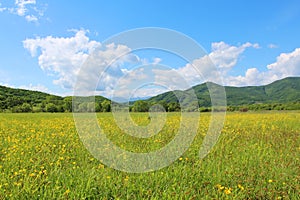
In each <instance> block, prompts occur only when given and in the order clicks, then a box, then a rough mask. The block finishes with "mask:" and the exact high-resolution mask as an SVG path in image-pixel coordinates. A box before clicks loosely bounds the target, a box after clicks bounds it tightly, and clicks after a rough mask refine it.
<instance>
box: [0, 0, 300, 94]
mask: <svg viewBox="0 0 300 200" xmlns="http://www.w3.org/2000/svg"><path fill="white" fill-rule="evenodd" d="M0 26H1V30H2V31H1V32H0V36H1V37H0V44H1V45H0V58H1V59H0V85H4V86H9V87H14V88H23V89H30V90H39V91H43V92H47V93H51V94H56V95H61V96H67V95H72V94H73V92H74V89H76V85H78V80H85V81H88V82H89V84H90V82H91V81H94V82H95V81H97V82H96V83H94V82H93V83H91V84H90V85H91V88H93V89H94V90H95V91H96V93H97V94H100V95H103V96H106V97H111V96H112V95H119V96H121V97H124V96H128V94H129V95H130V96H131V97H133V96H134V97H148V96H153V95H156V94H158V93H162V92H165V91H167V90H174V89H187V88H188V87H191V86H193V85H196V84H200V83H203V82H205V81H213V82H217V83H220V84H223V85H230V86H250V85H264V84H269V83H271V82H273V81H276V80H279V79H282V78H285V77H289V76H300V37H299V35H300V1H297V0H295V1H278V0H274V1H257V0H253V1H237V0H236V1H233V0H231V1H230V0H229V1H216V0H211V1H187V2H184V1H174V0H173V1H169V0H165V1H158V0H153V1H137V0H132V1H129V2H128V1H121V0H118V1H100V0H99V1H96V0H94V1H93V0H90V1H58V0H51V1H46V0H15V1H14V0H0ZM147 27H156V28H162V29H163V30H166V31H167V32H168V31H170V32H172V31H174V33H177V34H179V35H182V36H183V35H184V36H185V37H187V38H189V39H190V41H191V40H192V41H194V42H195V43H197V44H198V45H199V46H201V48H202V49H203V52H204V54H203V53H199V54H197V55H199V56H198V57H197V56H194V57H193V60H187V59H185V58H183V57H181V55H176V54H174V52H171V51H168V49H167V50H161V49H147V48H145V49H135V48H133V46H130V43H128V44H127V43H126V42H125V43H122V44H121V43H118V41H114V37H116V36H118V35H122V33H124V31H128V30H136V29H139V30H141V29H142V30H143V28H145V29H146V30H147ZM151 38H152V39H153V37H151V36H149V37H148V36H147V33H145V35H144V34H142V35H140V36H138V37H137V38H136V39H137V40H141V39H143V40H144V41H147V39H148V40H150V39H151ZM168 39H169V38H166V40H167V41H169V40H168ZM154 40H155V38H154ZM157 40H158V42H161V43H163V42H164V41H163V39H162V38H160V36H157ZM108 41H109V42H108ZM150 42H152V41H150ZM170 43H171V44H172V45H173V46H174V47H175V48H177V47H180V46H181V45H182V44H181V43H180V41H174V42H169V44H170ZM183 46H184V45H183ZM182 48H183V47H182ZM186 51H187V53H188V54H189V53H190V54H193V53H194V54H195V52H192V51H193V50H189V49H186ZM189 51H190V52H189ZM95 52H97V53H98V54H97V56H96V57H97V58H96V60H97V64H94V65H92V66H89V65H90V64H91V63H93V62H92V61H96V60H93V59H91V58H94V57H92V56H91V55H92V54H93V53H95ZM208 60H209V61H211V63H213V65H214V70H212V68H209V67H211V64H208V66H209V67H207V63H208ZM111 62H113V63H112V64H111V65H109V64H108V63H111ZM87 66H88V67H87ZM85 67H86V68H88V69H89V70H90V71H84V70H83V69H84V68H85ZM197 67H199V68H201V70H200V72H201V73H199V72H198V73H197V70H196V71H195V68H197ZM208 70H210V71H209V73H206V71H208ZM102 71H103V72H102ZM212 71H213V72H214V73H212ZM215 72H217V74H216V73H215ZM216 76H218V78H216ZM126 86H127V89H126ZM117 90H118V91H119V93H118V92H116V91H117Z"/></svg>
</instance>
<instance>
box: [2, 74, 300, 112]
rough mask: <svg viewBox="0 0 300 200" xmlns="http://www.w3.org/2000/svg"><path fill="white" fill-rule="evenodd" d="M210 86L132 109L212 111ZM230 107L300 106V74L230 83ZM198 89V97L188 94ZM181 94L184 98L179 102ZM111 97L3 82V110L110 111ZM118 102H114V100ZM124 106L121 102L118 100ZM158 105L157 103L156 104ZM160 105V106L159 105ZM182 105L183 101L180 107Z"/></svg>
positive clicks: (167, 95) (133, 105)
mask: <svg viewBox="0 0 300 200" xmlns="http://www.w3.org/2000/svg"><path fill="white" fill-rule="evenodd" d="M207 85H209V86H210V88H214V87H216V88H218V87H221V86H220V85H217V84H215V83H204V84H200V85H197V86H194V87H192V88H190V89H188V90H185V91H179V90H177V91H170V92H166V93H163V94H159V95H157V96H154V97H151V98H149V99H147V100H138V101H134V102H130V104H129V105H130V106H129V110H130V111H133V112H147V111H148V110H149V109H152V110H154V111H155V109H156V110H157V111H162V110H165V111H168V112H175V111H180V110H182V111H202V112H208V111H211V102H210V93H209V90H208V87H207ZM225 91H226V98H227V108H222V107H220V108H214V109H220V110H224V109H227V111H241V112H246V111H248V110H300V77H289V78H285V79H282V80H278V81H275V82H273V83H271V84H268V85H265V86H248V87H230V86H225ZM191 92H193V93H195V94H196V96H197V101H196V102H195V101H192V100H191V97H190V95H189V94H191ZM178 97H180V98H181V99H182V101H181V102H180V103H179V101H178ZM111 103H112V102H111V101H110V100H109V99H107V98H105V97H102V96H96V97H95V101H91V102H83V103H75V104H74V105H73V104H72V97H71V96H68V97H60V96H55V95H51V94H47V93H43V92H37V91H30V90H23V89H14V88H9V87H5V86H0V112H16V113H18V112H72V106H74V108H73V110H74V111H75V112H110V111H111ZM113 103H115V102H113ZM116 104H117V105H119V107H122V106H124V105H122V104H121V103H116ZM153 105H156V106H153ZM157 105H159V106H157ZM180 105H184V108H181V106H180Z"/></svg>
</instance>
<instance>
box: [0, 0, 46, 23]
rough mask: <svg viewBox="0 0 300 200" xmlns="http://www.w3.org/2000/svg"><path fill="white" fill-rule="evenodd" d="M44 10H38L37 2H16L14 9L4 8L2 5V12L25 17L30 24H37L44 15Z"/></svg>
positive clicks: (22, 0) (17, 0) (32, 0)
mask: <svg viewBox="0 0 300 200" xmlns="http://www.w3.org/2000/svg"><path fill="white" fill-rule="evenodd" d="M44 9H45V6H43V8H38V5H37V2H36V0H15V3H14V6H13V7H2V4H1V3H0V12H4V11H8V12H9V13H11V14H15V15H18V16H20V17H24V18H25V20H26V21H28V22H37V21H38V20H39V18H40V17H41V16H43V15H44Z"/></svg>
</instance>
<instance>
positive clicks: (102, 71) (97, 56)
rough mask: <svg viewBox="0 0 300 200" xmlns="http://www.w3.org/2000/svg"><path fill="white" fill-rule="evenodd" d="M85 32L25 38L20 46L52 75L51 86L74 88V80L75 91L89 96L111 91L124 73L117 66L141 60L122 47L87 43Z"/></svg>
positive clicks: (94, 42) (92, 41) (88, 41)
mask: <svg viewBox="0 0 300 200" xmlns="http://www.w3.org/2000/svg"><path fill="white" fill-rule="evenodd" d="M73 31H74V30H73ZM87 33H88V31H86V30H77V31H75V35H74V36H71V37H53V36H47V37H45V38H40V37H37V38H34V39H26V40H24V41H23V46H24V48H25V49H27V50H28V51H29V52H30V54H31V56H33V57H36V56H37V57H38V63H39V66H40V67H41V69H42V70H44V71H45V72H47V73H48V75H51V76H54V77H55V79H54V81H53V83H54V84H56V85H59V86H61V87H62V88H65V89H74V87H75V83H76V80H77V83H80V84H77V85H76V87H77V88H76V89H80V91H82V90H84V92H90V93H89V94H88V95H90V94H91V92H94V91H95V89H96V90H98V91H110V90H113V88H114V87H115V84H116V82H117V81H118V79H119V78H120V77H122V76H124V75H125V73H126V70H122V69H121V68H120V66H122V65H123V64H124V63H132V62H140V59H139V57H138V56H136V55H134V54H131V53H130V52H131V49H130V48H128V47H127V46H125V45H119V44H114V43H111V44H107V45H103V44H101V43H99V42H97V41H94V40H90V39H89V37H88V36H87ZM78 87H79V88H78ZM86 94H87V93H86Z"/></svg>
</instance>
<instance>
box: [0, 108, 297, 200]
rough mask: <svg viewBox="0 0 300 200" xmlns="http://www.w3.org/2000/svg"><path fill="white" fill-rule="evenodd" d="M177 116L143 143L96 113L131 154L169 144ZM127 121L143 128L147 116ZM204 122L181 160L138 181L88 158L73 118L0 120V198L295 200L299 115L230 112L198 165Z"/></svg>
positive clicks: (46, 116)
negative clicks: (217, 138)
mask: <svg viewBox="0 0 300 200" xmlns="http://www.w3.org/2000/svg"><path fill="white" fill-rule="evenodd" d="M179 116H180V115H179V113H169V114H168V120H167V123H166V125H165V127H164V128H163V130H162V131H161V133H159V134H157V135H155V136H153V138H152V139H144V140H143V139H135V138H132V137H131V136H126V135H124V133H122V131H121V130H120V129H119V128H118V127H116V124H115V123H114V122H113V116H112V115H111V113H103V114H98V118H99V123H100V124H101V126H102V127H103V128H104V129H105V130H106V131H109V133H108V134H107V136H108V137H109V138H110V139H111V140H112V141H113V142H114V143H115V144H117V145H120V146H121V145H122V148H124V149H127V150H130V151H136V152H143V151H145V149H147V150H155V149H159V148H161V147H163V146H164V145H165V144H166V143H168V142H170V140H171V139H172V138H173V137H174V135H175V134H176V130H177V128H178V126H176V121H178V120H179ZM132 117H133V118H134V121H135V122H136V123H137V124H143V125H146V124H147V123H149V121H147V120H149V119H148V115H147V114H141V113H132ZM209 119H210V115H209V114H202V115H201V120H200V126H199V130H198V135H197V136H196V138H195V140H194V142H193V144H192V145H191V147H190V148H189V150H188V151H187V152H185V153H184V155H183V156H182V157H181V158H179V159H178V160H177V161H175V162H174V163H173V164H171V165H170V166H168V167H166V168H163V169H161V170H157V171H154V172H148V173H141V174H136V173H126V172H121V171H117V170H114V169H111V168H109V167H107V166H105V165H103V164H102V163H100V162H99V161H98V160H96V159H94V158H93V157H92V156H91V155H90V154H89V152H88V151H87V150H86V149H85V147H84V146H83V144H82V143H81V141H80V139H79V136H78V134H77V132H76V129H75V125H74V121H73V117H72V114H49V113H48V114H45V113H44V114H0V142H1V146H0V199H299V196H300V192H299V191H300V167H299V166H300V165H299V163H300V161H299V159H300V137H299V136H300V123H299V121H300V120H299V119H300V113H299V112H264V113H228V114H227V116H226V122H225V126H224V129H223V132H222V135H221V137H220V138H219V141H218V143H217V145H216V146H215V147H214V148H213V150H212V151H211V153H210V154H209V155H208V156H207V157H205V158H204V159H203V160H199V158H198V152H199V148H200V146H201V142H202V139H203V135H205V133H206V130H207V128H208V123H209ZM171 130H172V131H171ZM121 136H122V137H121Z"/></svg>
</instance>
